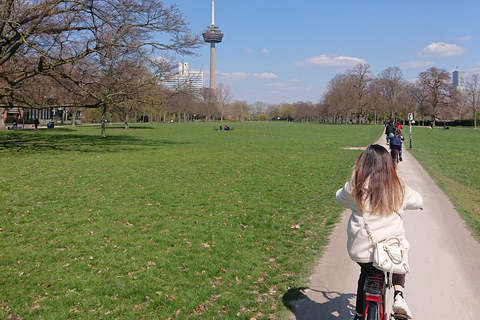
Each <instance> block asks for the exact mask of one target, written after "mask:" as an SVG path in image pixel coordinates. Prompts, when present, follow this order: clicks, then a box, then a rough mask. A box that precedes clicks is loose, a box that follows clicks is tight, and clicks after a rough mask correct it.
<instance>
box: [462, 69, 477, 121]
mask: <svg viewBox="0 0 480 320" xmlns="http://www.w3.org/2000/svg"><path fill="white" fill-rule="evenodd" d="M465 93H466V95H467V99H468V103H469V105H470V108H471V109H472V112H473V126H474V128H475V129H476V128H477V112H478V100H479V97H480V75H479V74H478V73H474V74H472V75H471V76H470V78H469V79H468V80H467V86H466V92H465Z"/></svg>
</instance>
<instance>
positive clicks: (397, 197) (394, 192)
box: [336, 144, 423, 320]
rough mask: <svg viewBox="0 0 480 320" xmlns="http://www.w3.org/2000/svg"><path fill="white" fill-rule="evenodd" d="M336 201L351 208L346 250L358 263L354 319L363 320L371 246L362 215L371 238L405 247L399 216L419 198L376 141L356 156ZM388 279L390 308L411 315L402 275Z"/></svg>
mask: <svg viewBox="0 0 480 320" xmlns="http://www.w3.org/2000/svg"><path fill="white" fill-rule="evenodd" d="M336 201H337V203H338V204H339V205H340V206H342V207H343V208H346V209H351V210H352V214H351V215H350V219H349V221H348V227H347V235H348V240H347V249H348V253H349V255H350V258H351V259H352V260H353V261H355V262H357V263H358V264H359V265H360V277H359V279H358V288H357V302H356V316H355V318H354V319H355V320H363V319H364V314H363V313H364V311H365V306H364V304H365V302H364V301H363V298H361V297H363V287H364V283H365V278H366V276H367V274H368V273H369V271H370V270H371V269H372V268H373V265H372V262H373V246H372V244H371V242H370V240H369V237H368V234H367V231H366V230H365V227H364V219H363V217H362V215H364V216H365V217H368V224H369V226H370V230H371V233H372V234H373V236H374V238H375V241H382V240H385V239H386V238H388V237H390V236H396V237H398V238H400V239H401V240H402V242H403V245H404V246H405V249H406V250H408V249H409V248H410V244H409V243H408V241H407V239H406V238H405V229H404V227H403V220H402V217H403V214H404V212H405V210H406V209H420V208H421V207H422V205H423V197H422V196H421V195H420V194H419V193H418V192H417V191H414V190H412V189H410V188H409V187H408V186H406V185H405V183H404V182H403V181H402V180H401V179H400V178H399V177H398V176H397V172H396V166H395V164H394V162H393V161H392V158H391V155H390V152H388V150H387V149H385V148H384V147H382V146H380V145H377V144H376V145H371V146H369V147H367V149H366V150H365V151H364V152H363V153H362V154H361V155H360V157H359V158H358V160H357V162H356V164H355V168H354V170H353V174H352V178H351V180H350V181H348V182H347V183H346V184H345V186H344V187H343V188H341V189H340V190H338V191H337V193H336ZM392 282H393V285H394V288H395V293H394V305H393V311H394V312H397V313H401V314H406V315H407V317H409V318H411V313H410V310H409V308H408V306H407V303H406V302H405V300H404V297H403V289H404V287H405V275H404V274H393V280H392Z"/></svg>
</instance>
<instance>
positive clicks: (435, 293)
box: [291, 136, 480, 320]
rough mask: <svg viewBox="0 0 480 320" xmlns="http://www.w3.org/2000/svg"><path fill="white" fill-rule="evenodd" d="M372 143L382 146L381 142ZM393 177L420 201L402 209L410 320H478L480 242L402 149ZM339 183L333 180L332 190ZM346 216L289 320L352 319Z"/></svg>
mask: <svg viewBox="0 0 480 320" xmlns="http://www.w3.org/2000/svg"><path fill="white" fill-rule="evenodd" d="M377 143H378V144H380V145H383V146H385V147H386V144H385V137H384V136H382V137H381V139H380V140H378V141H377ZM398 173H399V176H400V177H401V178H402V179H403V180H404V181H405V182H406V184H407V185H409V186H410V187H411V188H412V189H414V190H417V191H418V192H420V194H422V196H423V197H424V200H425V202H424V210H407V211H406V212H405V216H404V225H405V230H406V237H407V239H408V240H409V242H410V245H411V248H410V251H409V264H410V268H411V270H412V271H411V272H410V274H408V275H407V278H406V285H405V300H406V301H407V303H408V306H409V308H410V310H411V312H412V316H413V319H415V320H430V319H432V320H437V319H464V320H467V319H468V320H476V319H480V243H479V242H477V241H476V240H475V239H474V238H473V237H472V235H471V233H470V231H469V230H468V229H467V228H466V226H465V223H464V221H463V220H462V219H461V218H460V216H459V214H458V212H457V211H456V210H455V208H454V206H453V204H452V203H451V202H450V200H449V199H448V197H447V196H446V195H445V194H444V193H443V191H441V190H440V188H438V187H437V186H436V185H435V183H434V182H433V180H432V179H431V178H430V177H429V176H428V174H427V173H426V172H425V170H424V169H423V168H422V166H421V165H420V164H419V163H418V162H417V160H415V159H414V158H413V156H412V155H410V154H409V152H408V150H405V149H404V150H403V162H401V163H400V164H399V167H398ZM344 183H345V181H338V188H341V187H342V186H343V185H344ZM332 196H334V195H332ZM349 216H350V210H346V211H345V212H343V214H342V216H341V220H340V221H339V222H338V223H337V225H336V226H335V228H334V230H333V231H332V234H331V235H330V241H329V244H328V247H327V248H326V250H325V251H324V254H323V256H322V257H321V259H320V260H319V261H318V264H317V266H316V268H315V271H314V274H313V275H312V276H311V278H310V284H309V287H308V288H307V289H305V290H303V293H304V295H305V297H304V298H303V299H301V300H297V301H295V302H294V303H293V304H294V306H295V311H294V313H293V314H292V316H291V318H292V319H295V320H314V319H315V320H323V319H329V320H330V319H336V320H351V319H353V316H354V314H355V300H356V289H357V280H358V276H359V273H360V267H359V266H358V265H357V264H356V263H355V262H353V261H352V260H351V259H350V257H349V256H348V253H347V248H346V243H347V231H346V230H347V221H348V219H349Z"/></svg>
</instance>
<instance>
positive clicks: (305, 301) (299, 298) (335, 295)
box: [283, 288, 356, 320]
mask: <svg viewBox="0 0 480 320" xmlns="http://www.w3.org/2000/svg"><path fill="white" fill-rule="evenodd" d="M307 290H309V291H314V292H315V293H317V294H318V293H319V294H321V295H322V297H323V299H322V300H323V301H324V302H317V301H313V300H311V299H310V298H309V297H308V296H307V295H306V294H305V293H306V292H307ZM355 298H356V294H353V293H340V292H337V291H328V290H316V289H311V288H292V289H290V290H288V291H287V292H286V293H285V294H284V296H283V304H284V305H285V306H286V307H287V308H288V309H289V310H290V311H291V312H292V313H293V314H294V316H295V319H296V320H332V319H336V320H351V319H352V318H353V316H354V314H355Z"/></svg>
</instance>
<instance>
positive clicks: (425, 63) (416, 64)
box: [401, 61, 434, 69]
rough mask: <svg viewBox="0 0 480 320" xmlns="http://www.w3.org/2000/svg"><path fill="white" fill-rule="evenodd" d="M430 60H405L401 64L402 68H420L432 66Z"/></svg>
mask: <svg viewBox="0 0 480 320" xmlns="http://www.w3.org/2000/svg"><path fill="white" fill-rule="evenodd" d="M433 65H434V63H433V62H431V61H407V62H403V63H402V64H401V67H402V69H420V68H426V67H431V66H433Z"/></svg>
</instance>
